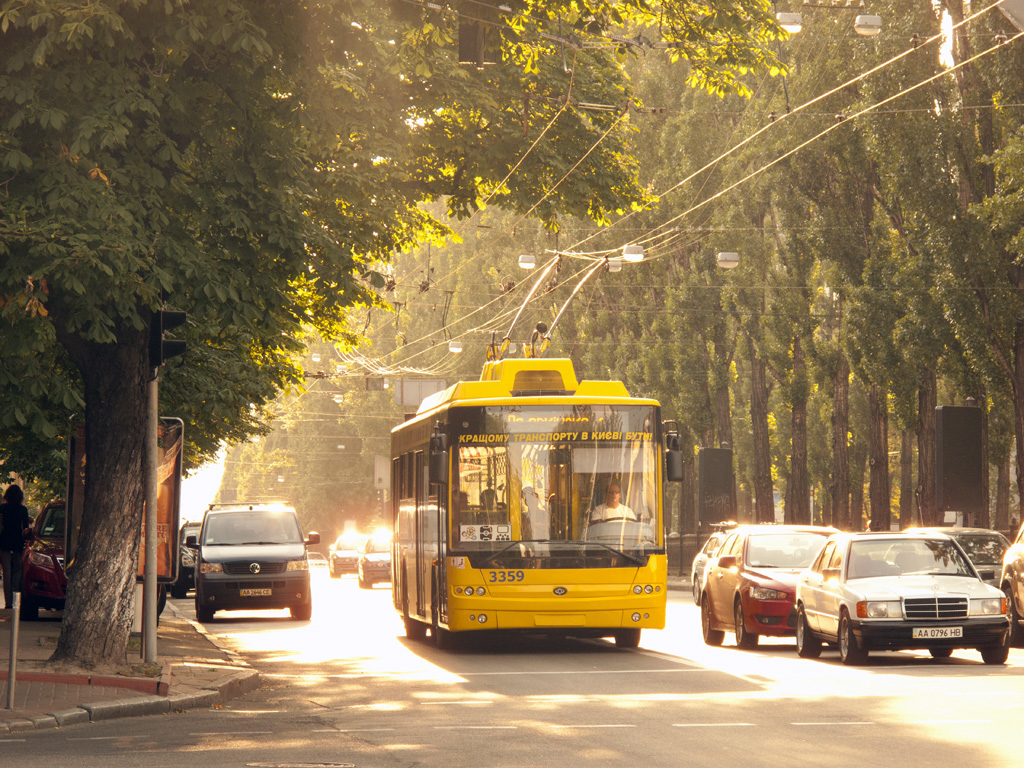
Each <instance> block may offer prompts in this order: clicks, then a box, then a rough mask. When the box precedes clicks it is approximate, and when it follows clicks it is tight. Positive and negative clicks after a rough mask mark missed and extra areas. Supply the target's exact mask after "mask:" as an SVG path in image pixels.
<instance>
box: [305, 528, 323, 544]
mask: <svg viewBox="0 0 1024 768" xmlns="http://www.w3.org/2000/svg"><path fill="white" fill-rule="evenodd" d="M319 543H320V534H319V533H317V532H316V531H310V532H309V535H308V536H306V544H319Z"/></svg>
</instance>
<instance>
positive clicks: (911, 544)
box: [846, 538, 975, 579]
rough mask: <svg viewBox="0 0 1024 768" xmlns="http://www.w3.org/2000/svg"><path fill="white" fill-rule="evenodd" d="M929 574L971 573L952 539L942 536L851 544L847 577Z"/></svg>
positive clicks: (951, 574)
mask: <svg viewBox="0 0 1024 768" xmlns="http://www.w3.org/2000/svg"><path fill="white" fill-rule="evenodd" d="M911 574H929V575H944V576H970V577H972V578H975V574H974V571H973V570H972V569H971V566H970V564H969V563H968V562H967V561H966V560H965V559H964V558H963V556H962V555H961V554H960V550H958V549H957V548H956V546H954V544H953V542H951V541H948V540H943V539H909V538H907V539H876V540H865V541H855V542H853V544H852V545H851V547H850V560H849V567H848V569H847V576H846V578H847V579H866V578H872V577H875V576H906V575H911Z"/></svg>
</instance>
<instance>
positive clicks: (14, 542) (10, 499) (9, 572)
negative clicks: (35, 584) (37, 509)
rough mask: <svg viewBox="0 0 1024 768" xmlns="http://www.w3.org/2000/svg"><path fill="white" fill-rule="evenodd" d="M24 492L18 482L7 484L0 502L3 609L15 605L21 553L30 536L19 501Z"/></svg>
mask: <svg viewBox="0 0 1024 768" xmlns="http://www.w3.org/2000/svg"><path fill="white" fill-rule="evenodd" d="M24 500H25V494H24V493H23V492H22V490H21V488H20V487H19V486H17V485H9V486H7V490H6V491H4V502H3V504H0V572H2V573H3V579H4V608H13V607H14V590H15V585H17V589H18V591H19V592H20V591H21V553H22V552H23V551H24V550H25V542H26V541H27V540H28V538H29V537H30V536H31V535H32V521H31V520H29V517H28V509H27V508H26V507H25V505H24V504H22V502H23V501H24Z"/></svg>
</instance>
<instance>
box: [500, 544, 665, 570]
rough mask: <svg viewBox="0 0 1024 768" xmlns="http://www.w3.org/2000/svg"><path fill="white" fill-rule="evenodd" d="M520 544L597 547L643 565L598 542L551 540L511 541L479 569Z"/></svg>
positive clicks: (634, 556)
mask: <svg viewBox="0 0 1024 768" xmlns="http://www.w3.org/2000/svg"><path fill="white" fill-rule="evenodd" d="M520 544H576V545H578V546H580V547H583V548H584V549H586V548H587V547H593V546H597V547H601V548H603V549H606V550H608V551H609V552H611V553H612V554H616V555H619V556H620V557H624V558H625V559H627V560H630V561H632V562H634V563H636V564H637V565H641V566H642V565H644V564H645V563H644V561H643V560H642V559H641V558H639V557H637V556H636V555H631V554H629V553H628V552H623V551H622V550H620V549H615V547H609V546H608V545H607V544H602V543H601V542H599V541H579V540H577V541H558V540H552V539H523V540H521V541H513V542H511V543H509V544H507V545H506V546H504V547H502V548H501V549H499V550H498V551H497V552H494V553H493V554H491V555H489V556H488V557H487V559H486V560H484V561H483V562H482V563H481V564H480V567H481V568H486V567H487V566H489V565H491V564H493V563H494V562H495V561H496V560H497V559H498V558H499V557H501V556H502V555H504V554H505V553H506V552H508V551H510V550H512V549H514V548H516V547H518V546H519V545H520Z"/></svg>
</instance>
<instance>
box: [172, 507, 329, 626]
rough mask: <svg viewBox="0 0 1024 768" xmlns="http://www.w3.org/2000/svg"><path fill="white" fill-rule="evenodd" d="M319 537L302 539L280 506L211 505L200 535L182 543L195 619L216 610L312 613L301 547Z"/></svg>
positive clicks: (290, 512)
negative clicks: (187, 551)
mask: <svg viewBox="0 0 1024 768" xmlns="http://www.w3.org/2000/svg"><path fill="white" fill-rule="evenodd" d="M319 541H320V534H318V533H316V532H315V531H310V533H309V536H308V537H307V538H303V536H302V529H301V527H300V526H299V519H298V516H297V515H296V514H295V510H294V509H292V508H291V507H289V506H286V505H283V504H232V505H223V506H212V507H211V508H210V509H209V510H207V512H206V516H205V518H204V519H203V527H202V530H201V531H200V533H199V536H198V537H196V536H189V537H188V538H187V539H186V543H187V544H189V545H190V546H192V547H195V548H197V549H198V553H197V557H196V570H195V582H196V618H197V619H198V620H199V621H203V622H206V621H210V620H211V619H212V618H213V614H214V613H215V612H216V611H232V610H262V609H268V608H288V609H289V611H290V612H291V615H292V618H293V619H296V620H298V621H308V620H309V618H310V617H311V616H312V614H313V602H312V596H311V592H310V586H309V561H308V560H307V559H306V547H307V546H308V545H310V544H317V543H319Z"/></svg>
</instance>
